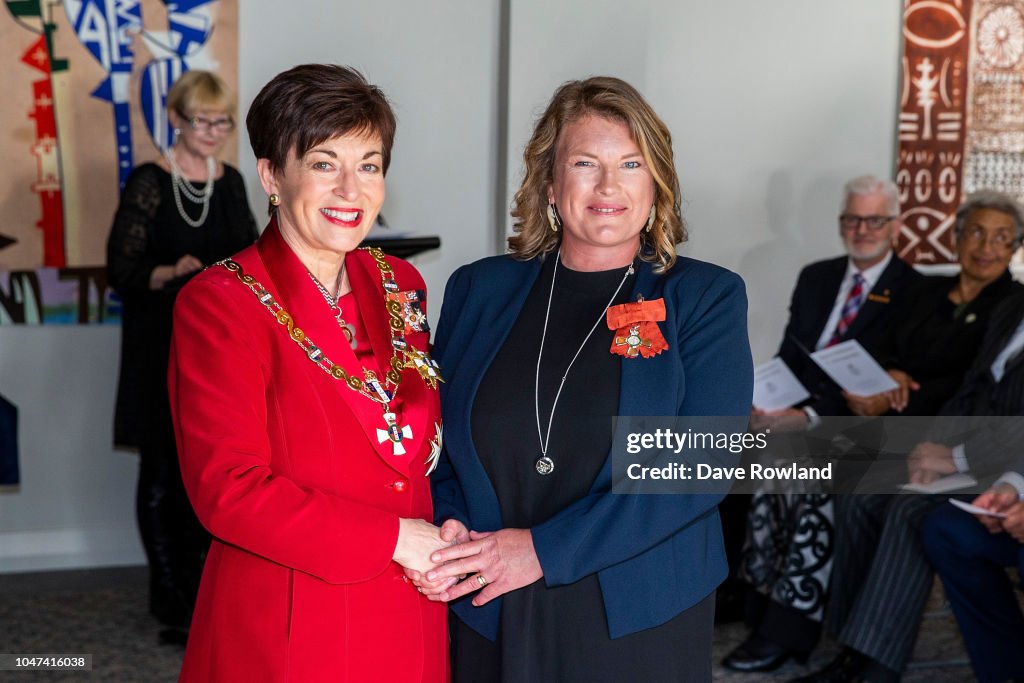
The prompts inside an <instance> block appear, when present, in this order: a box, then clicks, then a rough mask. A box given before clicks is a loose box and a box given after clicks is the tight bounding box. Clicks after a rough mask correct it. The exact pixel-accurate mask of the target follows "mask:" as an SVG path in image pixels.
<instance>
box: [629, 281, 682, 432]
mask: <svg viewBox="0 0 1024 683" xmlns="http://www.w3.org/2000/svg"><path fill="white" fill-rule="evenodd" d="M663 290H664V283H663V280H662V279H661V278H660V277H658V275H656V274H655V273H654V269H653V266H652V265H651V264H650V263H647V262H645V261H641V262H640V265H639V267H638V268H637V276H636V281H635V282H634V283H633V292H632V294H631V295H630V301H636V300H637V297H638V296H640V295H643V297H644V299H645V300H650V299H659V298H663V297H664V291H663ZM675 303H676V302H674V301H671V300H667V299H666V301H665V320H664V321H662V322H659V323H658V327H660V328H661V334H662V336H663V337H665V339H667V340H670V341H669V348H668V349H667V350H666V351H663V352H661V353H659V354H658V355H657V356H653V357H652V358H642V357H640V356H637V357H636V358H623V359H622V370H621V374H620V382H619V415H666V414H668V415H674V414H675V412H676V405H677V399H678V396H677V395H676V387H674V386H672V382H669V381H667V379H668V378H669V377H671V376H672V374H671V369H670V368H671V364H672V363H673V362H674V361H675V359H676V358H678V357H679V352H678V350H677V349H675V348H673V347H674V346H675V344H678V343H679V342H678V341H677V340H676V335H675V333H674V332H672V331H670V327H671V326H672V325H676V324H677V323H678V321H677V320H676V314H677V311H676V310H675V308H676V306H675ZM659 378H661V379H662V380H665V381H659ZM666 411H669V412H666Z"/></svg>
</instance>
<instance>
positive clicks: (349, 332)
mask: <svg viewBox="0 0 1024 683" xmlns="http://www.w3.org/2000/svg"><path fill="white" fill-rule="evenodd" d="M306 272H307V273H309V277H310V279H311V280H313V284H315V285H316V288H317V289H319V290H320V295H321V296H322V297H323V298H324V301H326V302H327V305H328V306H330V307H331V313H333V314H334V319H335V321H337V323H338V327H340V328H341V333H342V335H344V337H345V341H347V342H348V345H349V346H351V347H352V350H353V351H355V350H356V347H358V346H359V340H358V339H356V327H355V325H353V324H352V323H350V322H346V321H345V319H344V318H343V317H342V312H341V296H340V295H339V296H337V297H335V296H331V293H330V292H328V291H327V288H326V287H324V286H323V283H321V282H320V280H318V279H317V278H316V275H313V273H311V272H310V271H309V269H307V270H306ZM340 279H342V280H344V279H345V264H344V263H342V265H341V276H340Z"/></svg>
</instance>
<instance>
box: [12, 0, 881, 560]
mask: <svg viewBox="0 0 1024 683" xmlns="http://www.w3.org/2000/svg"><path fill="white" fill-rule="evenodd" d="M499 5H500V0H489V1H481V0H451V1H449V2H445V3H412V2H408V1H406V0H377V1H376V2H373V3H365V2H363V3H338V2H336V1H328V0H305V1H304V2H301V3H291V4H289V5H288V7H287V9H283V8H282V5H281V4H280V3H272V2H269V1H268V0H245V2H244V3H242V12H241V27H240V29H241V30H240V34H241V55H240V93H239V100H240V104H241V107H242V108H243V109H244V108H245V107H246V106H247V105H248V103H249V102H251V101H252V99H253V97H255V95H256V93H257V91H258V90H259V88H260V87H261V86H262V84H263V83H265V82H266V81H267V80H268V79H269V78H270V77H271V76H273V75H274V74H275V73H277V72H278V71H280V70H282V69H285V68H288V67H290V66H292V65H294V64H298V63H301V62H306V61H315V60H319V61H331V62H340V63H347V64H352V65H354V66H356V67H358V68H360V69H361V70H363V71H364V72H365V73H366V75H367V76H368V77H369V78H370V80H371V81H373V82H375V83H378V84H379V85H381V86H382V87H383V88H384V90H385V91H386V92H387V93H388V94H389V96H390V97H391V99H392V101H393V103H394V105H395V109H396V111H397V113H398V117H399V129H398V139H397V140H396V145H395V150H394V158H393V164H392V167H391V171H390V173H389V174H388V199H387V202H386V203H385V206H384V215H385V216H386V217H387V218H388V220H389V221H390V222H391V223H392V224H393V225H395V226H396V227H398V228H399V229H403V230H412V231H415V232H418V233H420V234H436V235H440V236H441V239H442V243H443V247H442V249H441V251H440V252H433V253H430V254H427V255H424V256H422V257H420V258H417V259H416V264H417V266H418V267H419V268H420V269H421V271H422V272H423V273H424V275H425V277H426V279H427V285H428V287H429V289H430V292H431V301H432V311H431V312H432V316H431V317H432V318H434V319H436V315H437V308H438V306H439V304H440V298H441V293H442V289H443V286H444V282H445V279H446V278H447V276H448V274H449V273H450V272H451V271H452V270H453V269H454V268H455V267H456V266H458V265H459V264H462V263H465V262H467V261H470V260H473V259H476V258H479V257H481V256H484V255H487V254H488V253H491V252H492V251H493V245H494V239H493V233H494V230H495V226H497V225H500V223H501V222H502V221H504V220H505V216H504V215H500V216H499V215H496V212H495V210H494V206H495V203H496V202H495V199H494V189H495V183H497V182H498V178H500V177H504V176H506V175H507V187H506V188H505V190H506V192H505V197H504V201H503V203H504V204H506V205H507V203H508V201H509V199H510V198H511V190H512V189H514V187H515V186H516V185H517V184H518V181H519V178H520V170H521V169H520V164H521V153H522V146H523V144H524V143H525V141H526V139H527V137H528V136H529V132H530V128H531V124H532V122H533V118H534V116H535V115H536V114H537V113H539V110H540V109H542V108H543V106H544V105H545V104H546V103H547V101H548V99H549V98H550V96H551V93H552V92H553V91H554V88H555V87H556V86H557V85H558V84H559V83H560V82H562V81H564V80H567V79H570V78H579V77H583V76H587V75H593V74H598V73H610V74H612V75H617V76H621V77H623V78H626V79H628V80H630V81H631V82H633V83H634V84H635V85H636V86H637V87H638V88H640V90H641V91H642V92H644V93H645V94H646V95H647V96H648V98H649V99H650V100H651V102H652V104H653V105H654V107H655V108H656V109H657V110H658V111H659V113H660V114H661V115H662V116H663V118H664V119H665V120H666V121H667V123H668V124H669V126H670V128H671V129H672V132H673V136H674V140H675V150H676V157H677V162H678V169H679V173H680V179H681V183H682V188H683V194H684V199H685V203H684V216H685V218H686V219H687V221H688V223H689V227H690V231H691V236H692V237H691V241H690V243H689V244H688V245H686V246H685V247H684V248H683V253H685V254H687V255H690V256H694V257H696V258H702V259H706V260H710V261H714V262H717V263H720V264H722V265H724V266H727V267H730V268H733V269H736V270H738V271H739V272H740V273H741V274H742V275H743V276H744V277H745V278H746V280H747V283H748V293H749V296H750V301H751V316H750V320H751V336H752V344H753V347H754V351H755V357H756V358H757V360H763V359H765V358H767V357H769V356H770V355H771V353H772V352H773V351H774V349H775V348H776V346H777V344H778V340H779V337H780V335H781V330H782V326H783V324H784V321H785V311H786V306H787V304H788V296H789V291H790V288H791V287H792V284H793V281H794V279H795V277H796V272H797V270H798V268H799V267H800V266H801V265H802V264H804V263H806V262H808V261H810V260H813V259H816V258H821V257H824V256H828V255H831V254H835V253H838V252H839V243H838V237H837V236H836V234H835V232H836V231H835V228H834V226H835V215H836V212H837V208H838V201H839V193H840V188H841V185H842V182H843V181H844V180H845V179H846V178H847V177H849V176H852V175H855V174H858V173H861V172H875V173H879V174H888V173H890V172H891V170H892V158H893V138H894V135H893V130H894V127H895V119H896V77H897V71H898V69H897V67H898V64H899V25H900V24H899V21H900V7H899V6H900V3H894V2H891V0H861V1H859V2H855V3H854V2H848V3H837V2H821V0H784V2H775V3H767V2H764V1H763V0H730V1H729V2H721V3H710V2H706V3H693V2H677V1H676V0H637V2H634V3H628V4H623V3H621V2H613V1H612V0H560V1H559V2H542V1H541V0H511V10H510V24H509V26H508V34H509V82H508V84H507V86H508V90H507V93H505V96H506V97H507V106H508V136H507V140H504V141H499V139H498V127H497V121H498V113H499V112H498V109H497V108H498V106H499V103H500V102H503V101H505V99H503V98H502V96H501V95H502V94H501V93H500V91H499V87H498V80H497V74H498V64H499V61H498V57H499V55H498V47H499V35H500V26H499V20H500V7H499ZM499 144H502V145H503V147H501V148H499ZM247 146H248V145H247V141H246V140H245V139H244V138H243V140H242V145H241V147H242V148H243V149H246V148H247ZM501 153H504V154H507V164H506V166H505V168H497V167H496V166H497V164H498V162H497V161H496V160H497V159H500V158H501V157H502V154H501ZM241 168H242V172H243V174H244V175H245V176H246V180H247V182H248V187H249V192H250V199H251V200H252V204H253V208H254V210H255V211H257V215H260V214H259V212H261V211H263V209H264V208H265V203H264V199H265V197H264V195H263V194H262V191H261V189H260V187H259V184H258V182H257V180H256V175H255V163H254V160H253V159H252V157H251V155H248V154H243V156H242V157H241ZM500 201H501V200H499V202H500ZM112 209H113V207H112ZM116 361H117V330H114V329H104V328H46V327H44V328H0V392H2V393H4V394H6V395H7V396H9V397H10V398H12V399H13V400H15V401H16V402H17V403H18V404H19V405H20V406H21V409H22V425H21V427H22V448H21V451H22V469H23V481H24V483H23V486H22V488H21V491H20V493H16V494H5V493H0V572H2V571H13V570H19V569H29V568H43V567H55V566H74V565H77V566H91V565H92V566H94V565H103V564H119V563H126V562H141V561H142V560H143V558H142V553H141V547H140V546H139V544H138V541H137V540H136V533H135V529H134V514H133V507H132V506H133V503H132V497H133V494H134V477H135V471H136V470H135V466H136V463H135V460H134V458H135V456H133V455H130V454H124V453H119V452H114V451H112V450H111V448H110V446H109V425H110V422H111V413H112V409H113V401H114V384H115V379H116Z"/></svg>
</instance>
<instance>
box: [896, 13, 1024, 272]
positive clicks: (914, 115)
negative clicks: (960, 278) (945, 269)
mask: <svg viewBox="0 0 1024 683" xmlns="http://www.w3.org/2000/svg"><path fill="white" fill-rule="evenodd" d="M903 45H904V50H903V60H902V62H903V63H902V70H903V76H902V83H901V92H900V113H899V123H898V142H899V147H898V155H897V173H896V181H897V184H898V185H899V188H900V201H901V205H902V210H903V222H904V226H905V227H904V229H903V231H902V232H901V234H900V235H899V238H898V243H897V250H898V252H899V254H900V256H902V257H903V258H904V259H906V260H907V261H910V262H912V263H918V264H941V263H951V262H954V261H955V260H956V254H955V252H954V249H953V231H952V228H953V213H954V212H955V210H956V207H957V205H958V204H959V203H960V202H961V201H962V199H963V198H964V196H966V195H967V194H968V193H970V192H973V191H975V190H979V189H990V190H999V191H1002V192H1007V193H1008V194H1010V195H1013V196H1015V197H1017V198H1018V199H1024V59H1022V58H1024V0H905V3H904V13H903Z"/></svg>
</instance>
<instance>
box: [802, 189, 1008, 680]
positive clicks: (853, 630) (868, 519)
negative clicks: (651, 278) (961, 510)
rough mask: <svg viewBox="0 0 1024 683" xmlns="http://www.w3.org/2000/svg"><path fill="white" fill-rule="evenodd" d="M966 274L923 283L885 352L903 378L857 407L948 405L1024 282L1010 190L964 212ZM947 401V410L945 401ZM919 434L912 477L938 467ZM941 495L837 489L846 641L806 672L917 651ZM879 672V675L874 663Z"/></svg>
mask: <svg viewBox="0 0 1024 683" xmlns="http://www.w3.org/2000/svg"><path fill="white" fill-rule="evenodd" d="M954 235H955V238H956V246H957V251H958V254H959V263H960V274H959V275H957V276H951V277H930V278H924V279H923V280H922V281H920V282H918V283H917V284H915V285H914V288H915V289H914V290H912V292H911V293H910V295H909V296H908V297H907V298H906V303H905V304H904V305H903V308H902V313H901V315H900V316H898V318H897V319H899V320H902V322H901V324H900V325H899V326H898V327H896V328H894V329H893V331H892V332H891V334H890V336H889V340H888V342H887V344H886V346H885V350H884V351H883V352H882V354H881V358H880V361H881V362H882V364H883V365H884V366H886V367H887V368H888V369H889V374H890V375H891V376H892V377H893V379H895V380H896V382H897V383H898V384H899V385H900V386H899V388H898V389H896V390H893V391H892V392H889V393H886V394H878V395H875V396H868V397H861V396H852V395H847V396H846V398H847V400H848V402H849V405H850V409H851V410H852V411H853V412H854V413H856V414H859V415H881V414H903V415H936V414H939V413H940V411H944V412H945V413H948V412H949V405H950V404H948V403H947V402H948V401H950V399H952V398H953V397H954V395H955V394H956V393H957V390H958V389H959V388H960V387H961V384H962V383H963V380H964V376H965V375H966V373H967V371H968V370H969V369H970V368H971V365H972V363H973V362H974V360H975V357H976V356H977V354H978V349H979V348H980V346H981V344H982V340H983V339H984V337H985V332H986V330H987V329H988V326H989V321H990V319H991V317H992V313H993V311H994V310H995V309H996V308H997V305H998V304H1000V303H1001V302H1003V301H1005V300H1006V299H1007V298H1008V297H1010V296H1011V295H1013V294H1015V293H1018V292H1021V291H1024V287H1021V285H1019V284H1017V283H1015V282H1013V281H1012V280H1011V278H1010V273H1009V270H1008V268H1009V263H1010V258H1011V256H1012V255H1013V252H1014V249H1015V248H1016V247H1017V246H1018V245H1019V244H1020V241H1021V238H1022V237H1024V214H1022V211H1021V208H1020V207H1019V206H1018V204H1017V203H1016V202H1015V201H1014V200H1013V199H1011V198H1010V197H1007V196H1005V195H1002V194H999V193H995V192H979V193H977V194H974V195H971V196H970V197H969V198H968V200H967V201H966V202H965V203H964V204H963V205H962V206H961V207H960V208H959V209H958V210H957V213H956V223H955V228H954ZM944 405H946V408H943V406H944ZM936 447H939V448H943V447H941V446H938V445H937V444H932V443H929V442H925V443H921V444H919V445H918V446H917V447H916V448H915V449H914V451H913V452H912V453H911V456H910V459H909V461H908V467H909V470H910V477H911V480H913V481H922V482H924V481H926V480H927V479H930V478H931V475H930V474H929V473H928V472H926V470H927V469H928V468H929V467H931V466H932V465H931V463H932V455H931V451H932V450H933V449H934V448H936ZM945 500H946V497H943V496H921V495H901V496H894V495H890V494H871V495H859V494H858V495H840V496H836V497H835V510H836V551H835V557H834V560H833V569H832V594H831V597H830V599H829V606H828V618H827V620H826V627H827V629H828V630H829V632H830V633H831V634H832V635H833V636H834V637H835V638H836V639H837V640H838V641H839V642H840V643H841V644H842V645H843V646H844V648H845V649H844V650H843V651H842V652H841V653H840V655H839V656H838V657H837V658H836V659H835V661H833V662H832V664H830V665H829V666H828V667H826V668H825V669H823V670H822V671H820V672H817V673H814V674H811V675H810V676H807V677H805V678H802V679H800V680H802V681H811V682H813V681H826V680H827V681H844V680H854V677H855V676H858V675H861V674H862V673H863V672H865V671H868V672H869V675H870V676H871V678H870V680H875V679H879V680H886V679H891V680H897V679H898V677H899V675H900V673H901V672H902V671H903V669H904V668H905V666H906V663H907V661H908V659H909V657H910V654H911V651H912V649H913V645H914V640H915V638H916V635H917V630H918V626H919V622H920V617H921V610H922V609H923V607H924V603H925V601H926V600H927V597H928V593H929V591H930V589H931V586H932V569H931V566H930V565H929V564H928V561H927V559H926V558H925V555H924V552H923V551H922V548H921V544H920V541H919V540H918V532H919V527H920V525H921V522H922V520H923V519H924V518H925V516H926V515H927V514H928V513H929V512H930V511H931V510H933V509H934V508H935V507H936V506H937V505H939V504H941V503H943V502H944V501H945ZM872 672H873V673H872Z"/></svg>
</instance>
